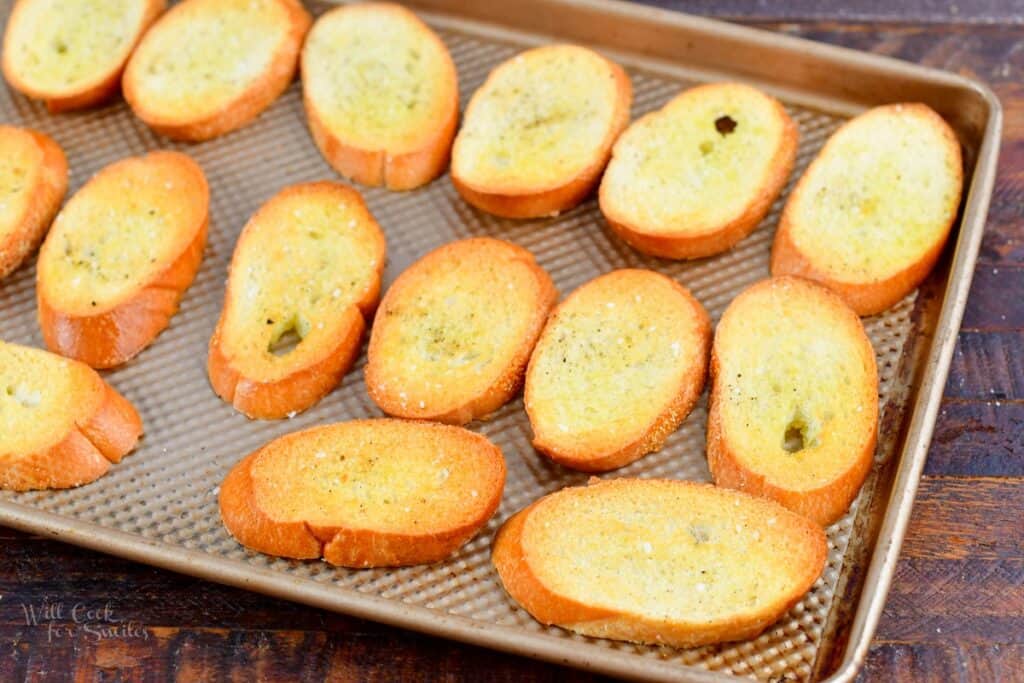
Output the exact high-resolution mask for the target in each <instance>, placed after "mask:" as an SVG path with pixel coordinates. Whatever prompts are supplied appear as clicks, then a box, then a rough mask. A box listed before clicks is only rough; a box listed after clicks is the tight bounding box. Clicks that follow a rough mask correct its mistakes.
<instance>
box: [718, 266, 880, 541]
mask: <svg viewBox="0 0 1024 683" xmlns="http://www.w3.org/2000/svg"><path fill="white" fill-rule="evenodd" d="M711 377H712V387H711V406H710V411H709V415H708V430H707V452H708V465H709V466H710V468H711V475H712V477H714V480H715V483H716V484H718V485H720V486H728V487H730V488H736V489H741V490H743V491H747V492H748V493H752V494H755V495H758V496H764V497H766V498H771V499H773V500H775V501H777V502H779V503H781V504H782V505H784V506H786V507H787V508H789V509H790V510H793V511H794V512H797V513H799V514H801V515H804V516H805V517H809V518H811V519H813V520H815V521H816V522H818V523H819V524H821V525H823V526H824V525H828V524H831V523H832V522H834V521H836V520H837V519H839V518H840V517H842V516H843V514H844V513H845V512H846V509H847V508H848V507H849V506H850V503H851V502H852V501H853V499H854V498H855V497H856V496H857V492H858V491H859V490H860V487H861V484H863V483H864V478H865V477H866V476H867V474H868V471H869V470H870V469H871V459H872V455H873V454H874V451H875V439H876V435H877V432H878V371H877V368H876V366H875V352H874V349H872V347H871V342H870V341H869V340H868V337H867V335H866V334H865V333H864V327H863V326H862V325H861V322H860V318H858V317H857V314H856V313H854V312H853V311H852V310H850V308H849V306H847V305H846V304H845V303H843V301H842V300H841V299H840V298H839V297H838V296H836V295H835V294H833V293H832V292H830V291H829V290H827V289H825V288H823V287H821V286H819V285H816V284H814V283H813V282H810V281H808V280H801V279H799V278H794V277H781V278H774V279H771V280H765V281H762V282H759V283H757V284H755V285H754V286H752V287H750V288H749V289H747V290H746V291H744V292H743V293H742V294H740V295H739V296H738V297H736V298H735V299H734V300H733V301H732V303H730V304H729V307H728V308H727V309H726V311H725V313H724V314H723V315H722V319H721V321H720V322H719V323H718V328H717V330H716V331H715V341H714V345H713V346H712V351H711Z"/></svg>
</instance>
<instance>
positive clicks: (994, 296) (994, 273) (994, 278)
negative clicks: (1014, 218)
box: [961, 225, 1024, 332]
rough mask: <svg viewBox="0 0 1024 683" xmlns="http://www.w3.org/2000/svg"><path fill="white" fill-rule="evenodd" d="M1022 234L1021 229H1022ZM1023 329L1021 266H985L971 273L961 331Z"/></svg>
mask: <svg viewBox="0 0 1024 683" xmlns="http://www.w3.org/2000/svg"><path fill="white" fill-rule="evenodd" d="M1021 229H1022V230H1024V225H1022V226H1021ZM1022 328H1024V266H1020V265H1002V264H1000V265H991V264H988V263H984V264H981V265H979V266H978V268H977V269H976V270H975V272H974V280H973V282H972V283H971V294H970V297H969V298H968V299H967V307H966V308H965V309H964V320H963V326H962V328H961V329H964V330H971V331H974V332H977V331H996V330H998V331H1002V330H1020V329H1022Z"/></svg>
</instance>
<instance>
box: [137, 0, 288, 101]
mask: <svg viewBox="0 0 1024 683" xmlns="http://www.w3.org/2000/svg"><path fill="white" fill-rule="evenodd" d="M291 31H292V28H291V20H290V15H289V11H288V7H287V6H286V4H285V3H282V2H280V0H186V1H185V2H182V3H180V4H178V5H176V6H175V7H174V8H172V9H171V10H170V11H169V12H168V13H167V14H165V15H164V16H163V17H162V18H161V19H160V20H159V21H158V22H157V23H156V24H154V26H153V28H151V29H150V30H149V32H148V33H147V34H146V35H145V37H144V38H143V40H142V42H141V43H140V44H139V47H138V48H137V49H136V51H135V53H134V54H133V55H132V60H131V64H130V66H129V71H130V72H131V75H132V77H133V88H134V97H133V101H138V102H140V103H144V105H145V109H146V112H147V116H156V117H159V118H168V119H172V118H173V119H179V118H186V119H188V120H201V119H203V118H205V117H208V116H211V115H214V114H216V113H218V112H220V111H222V110H223V109H225V108H226V107H227V106H228V105H230V104H231V103H232V102H233V101H234V100H235V99H236V98H238V97H239V96H241V95H242V94H243V93H244V92H246V91H247V90H248V89H249V88H250V87H252V86H253V85H254V84H255V83H257V81H258V80H259V79H260V78H261V77H262V76H263V74H264V73H265V72H266V71H267V69H268V68H270V66H271V64H272V63H273V61H274V58H275V56H276V54H277V52H278V50H279V49H280V48H281V46H282V45H283V44H284V43H285V41H286V40H288V38H289V35H290V33H291Z"/></svg>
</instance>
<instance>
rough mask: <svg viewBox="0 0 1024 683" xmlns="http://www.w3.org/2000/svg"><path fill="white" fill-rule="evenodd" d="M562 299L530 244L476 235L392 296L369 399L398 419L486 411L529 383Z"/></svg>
mask: <svg viewBox="0 0 1024 683" xmlns="http://www.w3.org/2000/svg"><path fill="white" fill-rule="evenodd" d="M557 299H558V292H557V291H556V290H555V286H554V284H553V283H552V281H551V277H550V276H549V275H548V274H547V273H546V272H545V271H544V270H543V269H542V268H541V267H540V266H539V265H537V262H536V261H535V260H534V258H533V255H532V254H531V253H530V252H528V251H527V250H526V249H523V248H522V247H519V246H516V245H514V244H511V243H509V242H504V241H502V240H496V239H492V238H489V237H478V238H473V239H466V240H461V241H459V242H452V243H451V244H447V245H445V246H443V247H440V248H439V249H435V250H434V251H432V252H430V253H429V254H427V255H426V256H424V257H423V258H421V259H420V260H419V261H417V262H416V263H414V264H413V265H411V266H409V268H408V269H407V270H406V271H405V272H404V273H402V274H401V275H400V276H399V277H398V279H397V280H395V283H394V284H393V285H392V286H391V288H390V289H389V290H388V292H387V294H385V295H384V300H383V301H382V302H381V305H380V310H379V311H377V316H376V319H375V321H374V324H373V330H372V331H371V333H370V345H369V349H368V351H367V363H366V387H367V390H368V391H369V392H370V397H371V398H372V399H373V400H374V402H375V403H376V404H377V405H378V406H380V407H381V409H382V410H383V411H384V412H386V413H388V414H390V415H395V416H398V417H406V418H416V419H424V420H438V421H440V422H449V423H453V424H465V423H467V422H470V421H471V420H474V419H477V418H482V417H486V416H487V415H489V414H490V413H492V412H494V411H495V410H497V409H498V408H500V407H501V406H502V405H504V404H505V403H506V402H508V401H509V400H510V399H511V398H512V397H513V396H515V395H516V393H518V391H519V389H520V388H521V387H522V384H523V374H524V373H525V371H526V364H527V362H528V361H529V359H530V353H531V352H532V351H533V346H534V344H535V343H536V342H537V337H538V336H539V335H540V332H541V329H542V328H543V327H544V321H545V320H546V319H547V317H548V313H549V312H550V311H551V308H552V307H553V306H554V305H555V301H556V300H557Z"/></svg>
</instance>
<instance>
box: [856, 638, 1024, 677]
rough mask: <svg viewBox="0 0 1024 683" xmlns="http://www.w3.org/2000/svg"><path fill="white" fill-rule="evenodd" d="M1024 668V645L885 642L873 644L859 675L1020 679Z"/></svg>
mask: <svg viewBox="0 0 1024 683" xmlns="http://www.w3.org/2000/svg"><path fill="white" fill-rule="evenodd" d="M1022 671H1024V645H1020V644H1011V645H1003V644H999V643H988V644H977V645H959V644H955V643H954V644H942V645H931V644H929V645H920V644H905V643H882V644H879V645H875V646H874V647H872V648H871V653H870V655H869V656H868V662H867V666H865V668H864V671H863V673H862V674H861V676H860V678H859V679H858V680H859V681H861V682H862V683H867V682H868V681H891V682H892V683H918V682H919V681H948V682H949V683H953V682H954V681H956V682H960V683H968V682H971V683H973V682H975V681H976V682H977V683H992V682H993V681H1014V680H1020V674H1021V672H1022Z"/></svg>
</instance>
